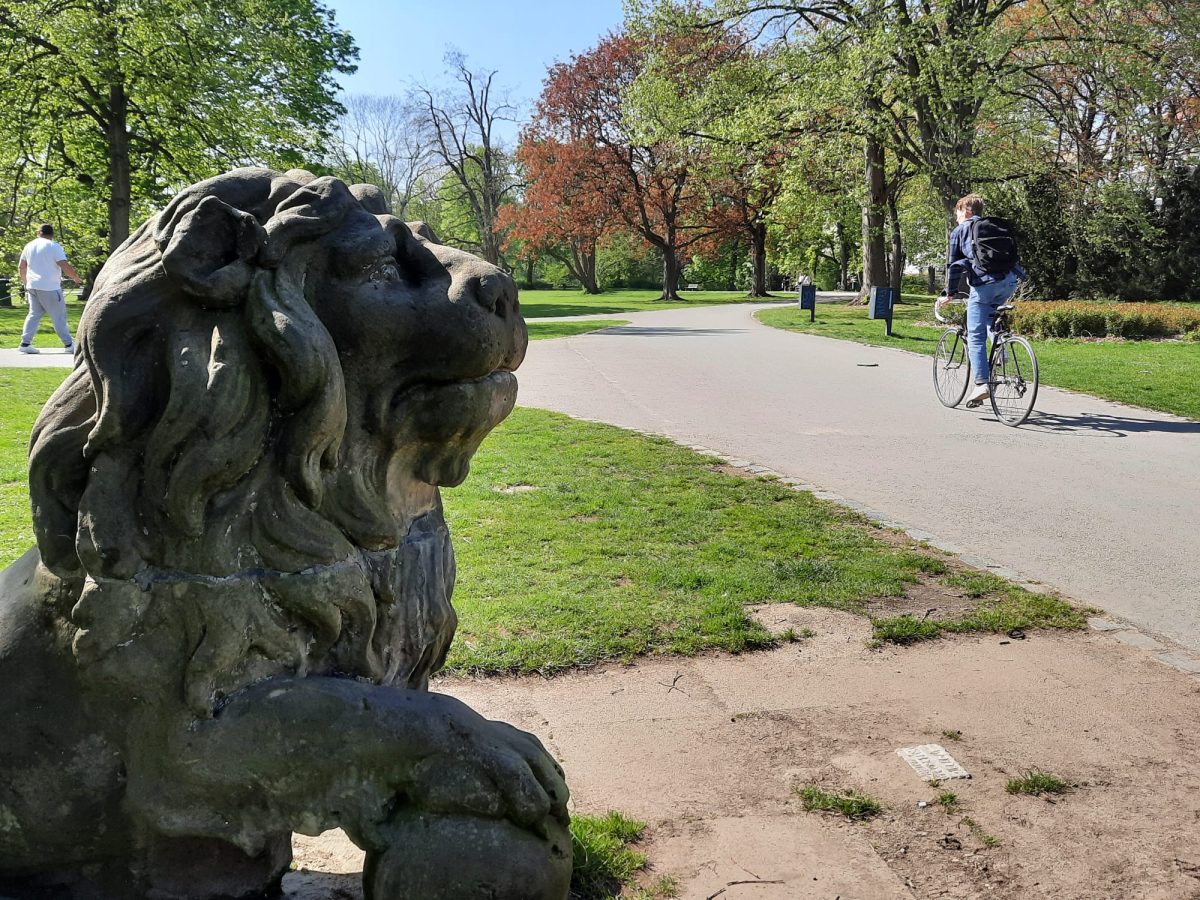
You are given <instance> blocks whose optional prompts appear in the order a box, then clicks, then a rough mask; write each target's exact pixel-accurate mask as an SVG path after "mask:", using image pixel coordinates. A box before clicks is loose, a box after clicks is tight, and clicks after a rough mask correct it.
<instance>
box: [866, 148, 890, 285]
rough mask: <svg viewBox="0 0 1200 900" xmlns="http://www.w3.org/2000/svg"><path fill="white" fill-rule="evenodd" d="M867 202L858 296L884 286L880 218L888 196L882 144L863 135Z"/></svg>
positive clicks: (885, 276) (882, 217)
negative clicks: (886, 193) (885, 190)
mask: <svg viewBox="0 0 1200 900" xmlns="http://www.w3.org/2000/svg"><path fill="white" fill-rule="evenodd" d="M865 149H866V154H865V155H866V181H867V205H866V206H864V207H863V283H862V293H861V297H866V296H867V295H868V294H869V293H870V292H871V288H873V287H876V286H879V287H884V286H886V285H887V255H886V254H887V251H886V250H885V248H884V234H883V220H884V212H885V206H886V203H887V198H886V197H885V192H884V156H883V144H882V143H880V142H879V141H878V140H876V139H875V138H874V137H871V136H869V135H868V137H867V138H866V148H865Z"/></svg>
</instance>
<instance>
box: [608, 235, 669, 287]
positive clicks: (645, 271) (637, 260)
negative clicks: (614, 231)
mask: <svg viewBox="0 0 1200 900" xmlns="http://www.w3.org/2000/svg"><path fill="white" fill-rule="evenodd" d="M662 275H663V264H662V255H661V254H660V253H658V252H657V251H656V250H654V249H653V248H652V247H650V246H649V245H648V244H646V243H645V242H644V241H643V240H641V239H640V238H637V237H632V236H625V235H619V234H618V235H613V236H611V237H609V238H607V239H606V240H605V241H604V242H603V243H602V244H601V245H600V246H599V247H597V248H596V280H597V281H599V282H600V288H601V289H602V290H605V291H610V290H622V289H628V288H637V289H642V290H649V289H651V288H654V287H658V286H661V285H662Z"/></svg>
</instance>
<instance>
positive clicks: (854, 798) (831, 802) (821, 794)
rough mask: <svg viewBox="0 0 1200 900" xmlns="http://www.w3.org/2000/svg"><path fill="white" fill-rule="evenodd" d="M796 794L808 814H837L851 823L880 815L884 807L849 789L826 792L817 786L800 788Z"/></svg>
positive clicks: (873, 799)
mask: <svg viewBox="0 0 1200 900" xmlns="http://www.w3.org/2000/svg"><path fill="white" fill-rule="evenodd" d="M796 793H798V794H799V795H800V801H801V802H802V803H803V804H804V809H805V811H807V812H836V813H840V814H841V815H843V816H845V817H846V818H847V819H850V820H851V821H862V820H864V819H870V818H873V817H874V816H877V815H879V813H881V812H882V811H883V806H882V804H880V802H879V801H878V800H876V799H875V798H874V797H869V796H867V795H866V794H863V793H861V792H860V791H856V790H854V789H853V788H847V789H845V790H841V791H826V790H823V789H822V788H819V787H817V786H816V785H815V784H808V785H805V786H804V787H802V788H799V789H798V790H797V791H796Z"/></svg>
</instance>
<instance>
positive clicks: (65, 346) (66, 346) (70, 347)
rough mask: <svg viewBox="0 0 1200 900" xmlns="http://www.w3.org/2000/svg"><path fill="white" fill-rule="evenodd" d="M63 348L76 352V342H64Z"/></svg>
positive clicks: (69, 351)
mask: <svg viewBox="0 0 1200 900" xmlns="http://www.w3.org/2000/svg"><path fill="white" fill-rule="evenodd" d="M63 349H64V350H66V351H67V352H68V353H74V352H75V344H74V343H70V344H63Z"/></svg>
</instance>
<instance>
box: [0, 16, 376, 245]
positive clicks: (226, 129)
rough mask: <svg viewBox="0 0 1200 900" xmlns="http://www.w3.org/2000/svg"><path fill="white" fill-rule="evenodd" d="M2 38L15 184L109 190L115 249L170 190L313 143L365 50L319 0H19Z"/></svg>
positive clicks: (2, 111)
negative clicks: (138, 210) (340, 78)
mask: <svg viewBox="0 0 1200 900" xmlns="http://www.w3.org/2000/svg"><path fill="white" fill-rule="evenodd" d="M0 46H3V47H4V48H5V50H4V62H5V76H6V77H5V78H4V80H3V84H2V85H0V122H2V123H3V124H2V128H0V130H3V131H7V132H12V133H16V134H18V135H19V136H20V137H19V146H18V147H17V148H16V154H15V156H14V157H12V158H10V159H7V160H5V163H6V165H7V168H8V174H9V177H10V178H11V179H12V183H13V184H14V185H24V184H29V183H37V182H40V183H41V184H42V185H47V184H49V183H50V182H51V181H55V182H56V183H55V184H54V185H52V186H51V187H50V190H51V191H52V192H53V193H54V195H55V196H57V189H58V186H59V185H60V184H61V182H60V181H57V179H59V178H60V175H69V177H71V178H73V179H74V180H75V182H76V183H78V184H79V185H81V186H82V187H83V188H84V189H85V190H86V191H87V192H89V193H94V194H95V195H97V196H99V197H101V198H102V199H103V203H104V205H105V207H106V208H107V216H106V218H107V227H106V228H105V229H103V231H104V232H105V234H106V237H107V245H108V249H109V250H110V251H111V250H113V249H115V248H116V247H117V246H118V245H120V244H121V243H122V242H123V241H124V240H125V238H126V237H127V236H128V234H129V223H130V216H131V212H132V210H133V209H134V208H135V206H137V205H138V204H139V203H142V204H152V203H158V202H161V200H162V199H163V198H164V196H165V195H166V192H167V191H168V189H169V188H171V187H172V186H175V187H178V186H180V185H182V184H185V183H187V182H190V181H194V180H197V179H199V178H202V177H206V176H209V175H212V174H215V173H216V172H218V171H220V170H222V169H225V168H228V167H230V166H233V165H237V164H244V163H248V162H254V161H263V162H281V163H287V162H288V161H291V162H292V163H293V164H294V163H295V162H297V161H299V160H300V159H301V156H302V154H303V153H306V152H311V151H312V150H314V149H315V147H316V145H317V144H319V142H320V140H321V139H322V138H323V137H324V135H325V133H326V131H327V129H328V126H329V125H330V123H331V122H332V120H333V119H334V117H335V116H336V115H337V113H338V112H339V111H340V107H339V105H338V104H337V102H336V100H335V93H336V90H337V85H336V83H335V81H334V75H335V73H348V72H352V71H353V70H354V67H353V65H352V64H351V63H352V60H353V59H354V58H355V56H356V53H357V51H356V50H355V47H354V43H353V41H352V40H351V38H350V36H349V34H347V33H346V32H343V31H339V30H338V29H337V27H336V24H335V21H334V17H333V13H331V12H330V11H329V10H328V9H326V8H325V7H324V6H322V5H321V3H320V2H318V0H224V2H222V3H220V4H213V3H206V2H202V0H153V2H151V0H21V2H11V0H10V2H0ZM17 190H18V192H19V191H20V188H19V187H18V188H17ZM36 196H37V197H38V199H39V200H40V201H41V202H44V203H45V202H49V203H53V202H54V201H53V200H52V199H48V198H47V196H46V195H45V194H44V193H43V194H38V195H36Z"/></svg>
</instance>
